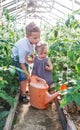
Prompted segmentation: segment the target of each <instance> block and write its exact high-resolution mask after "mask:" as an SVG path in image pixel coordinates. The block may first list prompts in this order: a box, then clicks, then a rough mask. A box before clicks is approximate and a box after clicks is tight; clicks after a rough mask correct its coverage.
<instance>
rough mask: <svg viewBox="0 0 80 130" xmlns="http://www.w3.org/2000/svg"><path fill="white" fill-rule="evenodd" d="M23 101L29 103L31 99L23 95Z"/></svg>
mask: <svg viewBox="0 0 80 130" xmlns="http://www.w3.org/2000/svg"><path fill="white" fill-rule="evenodd" d="M21 101H22V102H23V103H28V102H29V98H28V97H27V96H26V94H23V95H21Z"/></svg>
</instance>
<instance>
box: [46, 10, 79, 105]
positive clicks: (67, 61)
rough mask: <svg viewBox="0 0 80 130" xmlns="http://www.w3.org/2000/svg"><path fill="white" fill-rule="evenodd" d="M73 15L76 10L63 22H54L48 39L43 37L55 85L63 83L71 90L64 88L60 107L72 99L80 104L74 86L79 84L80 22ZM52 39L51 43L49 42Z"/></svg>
mask: <svg viewBox="0 0 80 130" xmlns="http://www.w3.org/2000/svg"><path fill="white" fill-rule="evenodd" d="M79 12H80V11H79ZM77 13H78V11H77ZM75 16H76V12H73V13H72V15H70V16H68V18H67V20H66V21H65V23H63V24H59V23H58V24H56V26H54V27H53V28H52V29H50V30H51V31H50V30H49V31H50V35H49V32H48V31H47V34H46V37H47V39H48V40H47V39H46V38H45V39H46V41H47V42H49V43H50V48H49V53H48V55H49V57H50V59H51V61H52V64H53V72H52V73H53V80H54V84H55V86H56V87H57V86H60V85H61V84H64V83H65V84H67V86H68V87H69V88H71V87H72V90H73V91H71V89H69V90H66V92H65V94H64V96H62V98H63V99H62V103H61V106H62V107H63V106H64V105H67V104H69V103H70V102H72V101H75V102H76V104H77V105H80V94H79V92H78V90H77V91H76V88H78V87H79V86H80V82H79V79H80V29H79V28H80V23H79V21H78V20H77V19H76V18H75ZM50 39H51V41H49V40H50ZM52 40H53V43H51V42H52ZM79 89H80V88H79Z"/></svg>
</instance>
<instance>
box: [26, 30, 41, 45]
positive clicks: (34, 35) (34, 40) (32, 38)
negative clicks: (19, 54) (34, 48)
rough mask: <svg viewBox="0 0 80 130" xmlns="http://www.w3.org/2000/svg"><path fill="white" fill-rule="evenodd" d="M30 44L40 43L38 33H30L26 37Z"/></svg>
mask: <svg viewBox="0 0 80 130" xmlns="http://www.w3.org/2000/svg"><path fill="white" fill-rule="evenodd" d="M27 38H28V39H29V41H30V43H31V44H35V45H36V44H37V43H38V42H39V41H40V32H32V33H31V35H27Z"/></svg>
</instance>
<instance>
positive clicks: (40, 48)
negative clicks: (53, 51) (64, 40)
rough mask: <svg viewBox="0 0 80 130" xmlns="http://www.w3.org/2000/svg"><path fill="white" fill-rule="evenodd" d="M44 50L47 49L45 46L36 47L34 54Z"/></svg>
mask: <svg viewBox="0 0 80 130" xmlns="http://www.w3.org/2000/svg"><path fill="white" fill-rule="evenodd" d="M45 49H47V44H41V45H36V47H35V50H36V52H38V51H39V50H40V51H41V52H43V51H44V50H45Z"/></svg>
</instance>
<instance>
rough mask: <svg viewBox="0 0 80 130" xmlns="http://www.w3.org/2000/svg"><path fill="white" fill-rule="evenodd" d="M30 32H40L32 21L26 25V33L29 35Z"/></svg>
mask: <svg viewBox="0 0 80 130" xmlns="http://www.w3.org/2000/svg"><path fill="white" fill-rule="evenodd" d="M32 32H40V28H39V27H38V26H37V25H36V24H35V23H34V22H31V23H29V24H28V25H27V26H26V34H28V35H31V33H32Z"/></svg>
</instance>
